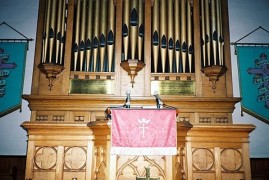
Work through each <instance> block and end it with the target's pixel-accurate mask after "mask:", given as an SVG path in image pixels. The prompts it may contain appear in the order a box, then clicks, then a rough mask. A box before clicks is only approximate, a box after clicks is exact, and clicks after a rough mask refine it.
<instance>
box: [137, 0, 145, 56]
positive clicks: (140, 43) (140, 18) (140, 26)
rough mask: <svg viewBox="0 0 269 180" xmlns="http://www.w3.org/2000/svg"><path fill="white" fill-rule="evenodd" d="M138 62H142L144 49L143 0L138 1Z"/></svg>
mask: <svg viewBox="0 0 269 180" xmlns="http://www.w3.org/2000/svg"><path fill="white" fill-rule="evenodd" d="M138 3H139V4H138V30H139V35H138V45H137V47H138V48H137V49H138V60H140V61H141V60H142V48H143V36H144V26H143V24H144V13H143V12H144V11H143V0H139V1H138Z"/></svg>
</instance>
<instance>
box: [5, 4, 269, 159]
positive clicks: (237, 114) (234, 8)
mask: <svg viewBox="0 0 269 180" xmlns="http://www.w3.org/2000/svg"><path fill="white" fill-rule="evenodd" d="M0 1H1V2H0V23H1V22H3V21H5V22H7V23H8V24H9V25H11V26H12V27H14V28H15V29H17V30H19V31H20V32H22V33H23V34H24V35H25V36H27V37H28V38H33V39H35V32H36V22H37V11H38V0H8V1H3V0H0ZM268 9H269V1H268V0H255V1H254V0H229V14H230V35H231V42H234V41H236V40H238V39H240V38H241V37H243V36H245V35H246V34H248V33H249V32H251V31H252V30H254V29H256V28H257V27H259V26H262V27H264V28H265V29H267V30H269V11H268ZM6 30H7V29H6V28H4V30H3V28H2V26H0V39H1V38H21V37H20V36H17V35H16V33H15V35H16V36H15V37H14V36H13V35H14V33H12V35H11V34H6V33H3V32H6ZM6 35H8V37H6ZM254 35H255V36H251V37H249V38H247V39H246V40H245V41H242V42H267V43H268V42H269V34H268V33H265V32H263V31H258V32H257V33H255V34H254ZM34 48H35V42H34V41H32V42H30V46H29V50H28V52H27V60H26V72H25V81H24V90H23V94H30V89H31V81H32V69H33V60H34ZM231 51H232V66H233V83H234V96H235V97H239V96H240V94H239V85H238V73H237V62H236V61H237V60H236V58H237V57H236V56H235V55H234V54H233V47H231ZM27 105H28V103H27V102H26V101H25V100H23V104H22V112H21V113H20V112H19V110H17V111H15V112H13V113H11V114H9V115H6V116H4V117H2V118H1V119H0V155H25V154H26V146H27V137H26V135H27V134H26V132H25V131H24V130H23V129H22V128H21V127H20V124H21V123H22V122H24V121H28V120H29V119H30V110H29V108H28V106H27ZM233 118H234V122H235V123H243V124H254V125H255V126H257V128H256V129H255V130H254V131H253V132H252V133H251V135H250V153H251V157H269V140H268V137H267V136H268V135H269V125H267V124H265V123H263V122H261V121H259V120H257V119H255V118H253V117H251V116H249V115H247V114H246V113H244V116H243V117H241V108H240V103H237V104H236V109H235V111H234V113H233Z"/></svg>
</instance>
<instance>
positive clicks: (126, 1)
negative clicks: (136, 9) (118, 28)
mask: <svg viewBox="0 0 269 180" xmlns="http://www.w3.org/2000/svg"><path fill="white" fill-rule="evenodd" d="M129 14H130V0H124V6H123V24H125V25H126V26H127V36H125V37H123V50H124V60H127V59H128V48H129V22H130V16H129Z"/></svg>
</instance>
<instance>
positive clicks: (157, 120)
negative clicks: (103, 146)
mask: <svg viewBox="0 0 269 180" xmlns="http://www.w3.org/2000/svg"><path fill="white" fill-rule="evenodd" d="M111 120H112V127H111V150H110V154H117V155H176V154H177V126H176V110H160V109H113V110H111Z"/></svg>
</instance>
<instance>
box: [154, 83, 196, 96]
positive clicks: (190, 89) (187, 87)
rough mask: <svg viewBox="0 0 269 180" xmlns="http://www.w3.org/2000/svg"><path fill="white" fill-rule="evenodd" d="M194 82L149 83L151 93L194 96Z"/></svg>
mask: <svg viewBox="0 0 269 180" xmlns="http://www.w3.org/2000/svg"><path fill="white" fill-rule="evenodd" d="M194 82H195V81H151V93H152V94H154V92H155V91H158V93H159V94H161V95H182V96H194V95H195V83H194Z"/></svg>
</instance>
